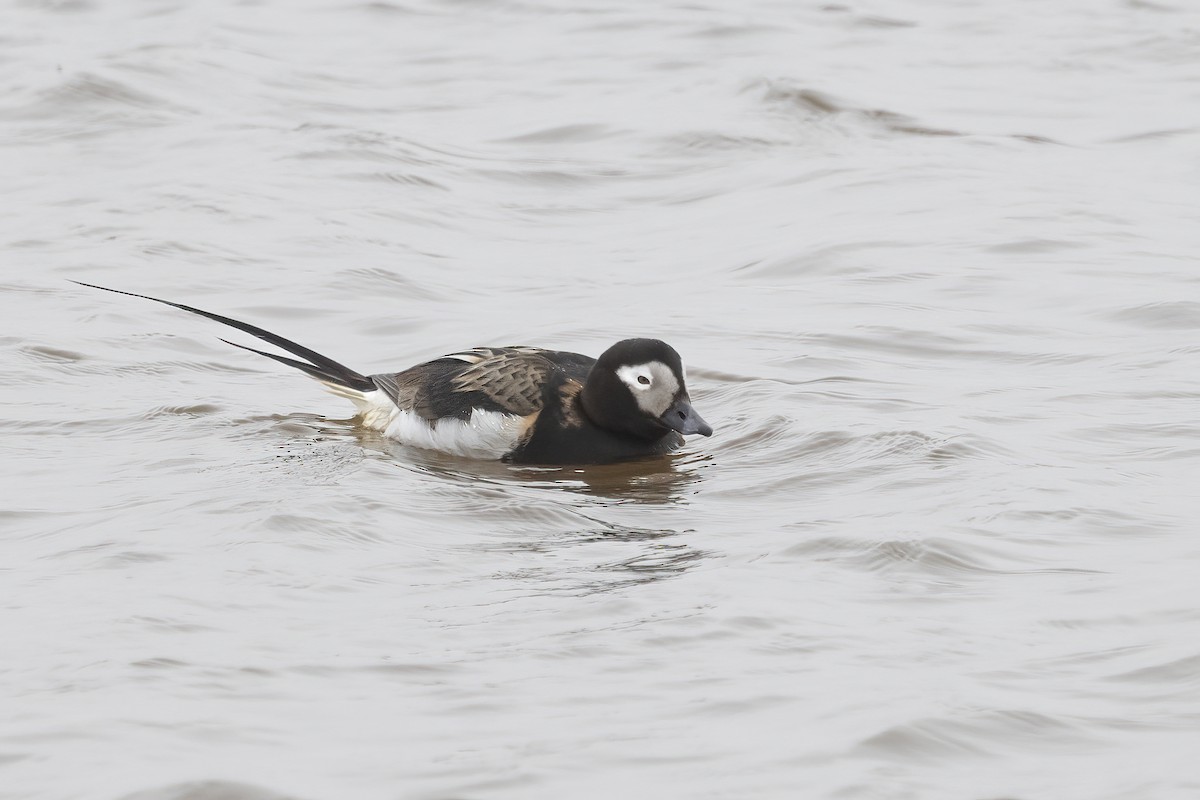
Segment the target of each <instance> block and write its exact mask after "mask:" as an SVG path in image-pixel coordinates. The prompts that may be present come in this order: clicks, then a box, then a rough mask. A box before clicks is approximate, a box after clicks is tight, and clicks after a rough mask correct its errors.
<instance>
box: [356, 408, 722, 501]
mask: <svg viewBox="0 0 1200 800" xmlns="http://www.w3.org/2000/svg"><path fill="white" fill-rule="evenodd" d="M343 423H344V424H346V425H347V426H348V427H350V429H351V430H352V431H353V433H354V436H355V438H356V439H357V440H358V441H359V442H360V443H361V444H362V446H363V447H364V448H366V449H368V450H371V451H374V452H376V453H379V454H381V455H384V456H386V457H388V458H389V459H392V460H394V462H395V463H396V465H397V466H399V467H401V468H402V469H418V470H421V471H424V472H426V473H429V474H432V475H439V476H442V477H444V478H447V479H451V480H454V481H458V482H462V483H467V484H496V485H509V486H516V487H526V488H537V489H554V490H558V491H563V492H571V493H577V494H583V495H588V496H591V497H594V498H596V499H600V500H609V501H613V502H617V503H648V504H659V505H662V504H668V503H680V502H686V501H687V498H688V496H689V495H691V494H694V493H695V492H696V491H697V490H698V484H699V483H700V481H701V480H702V477H703V469H704V468H705V466H706V465H707V463H708V462H711V457H709V456H707V455H704V454H700V453H688V452H683V453H672V454H670V455H667V456H660V457H654V458H646V459H641V460H636V461H628V462H624V463H620V464H603V465H598V466H586V467H537V466H527V465H516V464H504V463H500V462H493V461H480V460H476V459H468V458H461V457H458V456H453V455H448V454H446V453H438V452H434V451H431V450H424V449H421V448H414V447H408V446H406V445H402V444H399V443H397V442H395V441H394V440H391V439H387V438H385V437H383V436H381V435H380V434H379V433H378V432H376V431H371V430H368V429H365V428H361V427H359V426H357V425H354V421H353V420H345V421H343Z"/></svg>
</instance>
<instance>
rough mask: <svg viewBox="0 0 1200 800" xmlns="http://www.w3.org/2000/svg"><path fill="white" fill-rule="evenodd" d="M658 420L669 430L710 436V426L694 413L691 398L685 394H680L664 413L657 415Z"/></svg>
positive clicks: (711, 430)
mask: <svg viewBox="0 0 1200 800" xmlns="http://www.w3.org/2000/svg"><path fill="white" fill-rule="evenodd" d="M659 420H660V421H661V422H662V424H663V425H666V426H667V427H668V428H670V429H671V430H674V431H679V432H680V433H682V434H685V435H689V434H693V433H698V434H700V435H701V436H712V432H713V429H712V426H710V425H709V424H708V423H707V422H705V421H704V420H703V419H701V417H700V415H699V414H697V413H696V409H694V408H692V403H691V400H690V398H688V396H687V395H686V394H685V395H681V396H680V397H679V399H678V400H676V401H675V402H674V403H672V404H671V407H670V408H668V409H667V411H666V413H665V414H663V415H662V416H661V417H659Z"/></svg>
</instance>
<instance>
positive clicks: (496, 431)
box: [326, 384, 529, 459]
mask: <svg viewBox="0 0 1200 800" xmlns="http://www.w3.org/2000/svg"><path fill="white" fill-rule="evenodd" d="M326 386H327V388H329V390H330V391H332V392H333V393H334V394H336V395H338V396H339V397H345V398H347V399H348V400H350V401H351V402H353V403H354V405H355V406H356V407H357V408H358V413H359V416H360V417H361V418H362V424H363V426H364V427H367V428H370V429H371V430H376V431H381V432H382V433H383V435H384V436H387V437H388V438H389V439H395V440H396V441H398V442H400V443H401V444H407V445H411V446H412V447H423V448H425V449H426V450H438V451H440V452H442V453H450V454H451V455H456V456H465V457H467V458H488V459H497V458H500V457H501V456H504V455H506V454H507V453H509V452H511V451H512V449H513V448H514V447H516V446H517V442H518V441H519V440H520V438H521V434H522V433H524V432H525V427H526V425H528V424H529V421H528V420H527V419H526V418H525V417H519V416H517V415H516V414H501V413H499V412H495V411H481V410H479V409H476V410H475V411H472V412H471V419H470V420H466V421H464V420H460V419H455V418H453V417H445V418H443V419H440V420H438V423H437V425H436V426H433V425H430V424H429V422H428V421H426V420H425V419H424V418H423V417H421V416H419V415H417V414H414V413H412V412H411V411H401V410H400V409H399V408H397V407H396V404H395V403H393V402H392V400H391V398H389V397H388V396H387V395H385V394H384V393H383V392H380V391H374V392H365V393H364V392H358V391H355V390H354V389H347V388H345V387H343V386H333V385H330V384H326Z"/></svg>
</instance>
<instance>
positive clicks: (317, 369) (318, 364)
mask: <svg viewBox="0 0 1200 800" xmlns="http://www.w3.org/2000/svg"><path fill="white" fill-rule="evenodd" d="M71 283H77V284H79V285H80V286H86V287H88V288H89V289H101V290H103V291H105V292H114V293H115V294H124V295H129V296H130V297H140V298H142V299H143V300H153V301H154V302H156V303H162V304H163V305H166V306H171V307H172V308H178V309H181V310H183V311H189V312H191V313H193V314H199V315H200V316H202V317H208V318H209V319H211V320H215V321H217V322H220V323H221V324H223V325H228V326H230V327H232V328H237V329H238V330H240V331H245V332H246V333H248V334H250V335H251V336H254V337H257V338H259V339H262V340H263V341H264V342H269V343H270V344H273V345H275V346H276V347H280V348H282V349H284V350H286V351H288V352H289V353H291V354H292V355H294V356H298V357H300V358H303V359H305V360H306V361H307V362H308V363H305V361H297V360H295V359H293V358H288V357H287V356H279V355H275V354H274V353H267V352H265V351H263V350H255V349H254V348H253V347H246V346H245V345H243V344H235V343H234V342H231V341H229V340H228V339H221V341H223V342H225V343H226V344H232V345H233V346H234V347H240V348H241V349H242V350H249V351H250V352H251V353H258V354H259V355H260V356H266V357H267V358H270V359H274V360H275V361H278V362H279V363H281V364H287V365H288V366H289V367H295V368H296V369H298V370H300V371H302V372H306V373H308V374H309V375H311V376H313V377H314V378H316V379H317V380H319V381H325V382H326V383H331V384H334V385H336V386H345V387H346V388H348V389H354V390H356V391H359V392H371V391H374V390H375V389H377V388H378V387H377V386H376V385H375V384H374V383H372V382H371V379H370V378H368V377H367V376H365V375H360V374H359V373H357V372H355V371H354V370H352V369H350V368H349V367H347V366H346V365H345V364H339V363H338V362H336V361H334V360H333V359H332V358H328V357H326V356H323V355H321V354H320V353H318V352H316V351H315V350H309V349H308V348H307V347H304V346H303V345H299V344H296V343H295V342H293V341H291V340H290V339H285V338H283V337H282V336H279V335H277V334H274V333H271V332H270V331H266V330H263V329H262V328H259V327H258V326H256V325H251V324H250V323H248V322H241V321H239V320H236V319H230V318H229V317H223V316H221V315H220V314H214V313H212V312H211V311H203V310H201V309H199V308H192V307H191V306H185V305H183V304H182V303H172V302H171V301H170V300H160V299H158V298H157V297H148V296H147V295H144V294H134V293H133V292H123V291H121V290H120V289H109V288H108V287H106V286H97V285H96V284H94V283H84V282H83V281H71Z"/></svg>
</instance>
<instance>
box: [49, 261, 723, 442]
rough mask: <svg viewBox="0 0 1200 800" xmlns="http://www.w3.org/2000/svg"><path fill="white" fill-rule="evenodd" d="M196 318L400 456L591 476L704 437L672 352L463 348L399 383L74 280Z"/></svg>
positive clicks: (653, 346)
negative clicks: (417, 454)
mask: <svg viewBox="0 0 1200 800" xmlns="http://www.w3.org/2000/svg"><path fill="white" fill-rule="evenodd" d="M73 283H77V284H79V285H80V286H86V287H88V288H91V289H100V290H101V291H105V292H113V293H115V294H123V295H127V296H129V297H138V298H141V299H143V300H151V301H153V302H156V303H162V304H163V305H167V306H171V307H172V308H177V309H180V310H182V311H187V312H189V313H192V314H198V315H199V316H202V317H206V318H207V319H210V320H213V321H215V322H219V323H221V324H223V325H228V326H230V327H232V328H236V329H237V330H240V331H242V332H244V333H248V334H250V335H251V336H254V337H256V338H257V339H260V340H261V341H264V342H267V343H268V344H271V345H274V346H275V347H278V348H279V349H281V350H284V351H285V352H287V353H288V354H289V355H286V356H285V355H280V354H278V353H271V352H268V351H265V350H259V349H256V348H254V347H249V346H247V345H243V344H237V343H236V342H231V341H229V340H228V339H221V341H223V342H225V343H226V344H230V345H233V346H234V347H237V348H240V349H242V350H248V351H250V352H252V353H256V354H258V355H260V356H265V357H266V358H270V359H272V360H274V361H277V362H279V363H281V364H286V365H287V366H289V367H294V368H295V369H298V370H300V371H301V372H304V373H305V374H307V375H309V376H310V377H312V378H315V379H316V380H318V381H320V382H321V383H322V384H323V385H324V386H325V388H327V389H328V390H330V391H331V392H333V393H334V394H336V395H338V396H340V397H343V398H345V399H347V400H350V401H351V402H352V403H353V404H354V406H355V408H356V410H357V416H358V420H359V422H360V424H362V425H363V426H364V427H365V428H367V429H370V430H373V431H377V432H380V433H382V434H383V435H385V436H386V437H388V438H390V439H393V440H395V441H397V442H400V443H402V444H405V445H410V446H415V447H419V448H424V449H428V450H436V451H440V452H442V453H447V454H449V455H454V456H462V457H466V458H475V459H489V460H499V461H504V462H508V463H512V464H528V465H547V466H554V465H557V466H563V465H580V466H584V465H592V464H609V463H615V462H620V461H628V460H632V459H639V458H647V457H653V456H661V455H665V454H667V453H670V452H672V451H674V450H676V449H678V448H679V447H681V446H682V445H683V443H684V438H683V437H684V436H689V435H693V434H699V435H701V436H712V434H713V429H712V427H711V426H710V425H709V424H708V423H707V422H705V421H704V419H703V418H702V417H701V416H700V415H699V414H698V413H697V412H696V410H695V409H694V408H693V407H692V401H691V397H690V395H689V394H688V389H687V382H686V380H685V378H684V369H683V362H682V360H681V359H680V356H679V353H678V352H676V351H675V349H674V348H673V347H671V346H670V345H669V344H667V343H666V342H663V341H661V340H659V339H645V338H635V339H623V340H621V341H619V342H617V343H616V344H614V345H612V346H611V347H609V348H608V349H607V350H605V351H604V352H603V353H601V354H600V357H599V358H592V357H590V356H586V355H581V354H579V353H571V352H566V351H562V350H550V349H545V348H541V347H527V346H508V347H473V348H470V349H467V350H461V351H458V352H455V353H450V354H448V355H444V356H441V357H439V358H434V359H433V360H430V361H426V362H424V363H421V364H417V365H416V366H413V367H409V368H408V369H405V370H401V371H399V372H384V373H379V374H371V375H364V374H362V373H360V372H357V371H355V370H353V369H351V368H349V367H347V366H345V365H344V364H341V363H339V362H337V361H334V360H333V359H332V358H329V357H328V356H324V355H321V354H320V353H318V352H316V351H315V350H310V349H309V348H307V347H304V346H303V345H300V344H297V343H296V342H293V341H291V340H289V339H285V338H283V337H282V336H280V335H278V334H275V333H271V332H270V331H267V330H264V329H263V328H259V327H258V326H256V325H251V324H250V323H247V322H242V321H240V320H236V319H232V318H230V317H226V316H223V315H221V314H215V313H213V312H211V311H205V310H203V309H199V308H195V307H193V306H189V305H184V304H183V303H175V302H171V301H170V300H162V299H159V298H157V297H150V296H148V295H144V294H136V293H134V292H126V291H122V290H120V289H110V288H108V287H105V286H97V285H96V284H91V283H83V282H82V281H73Z"/></svg>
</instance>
